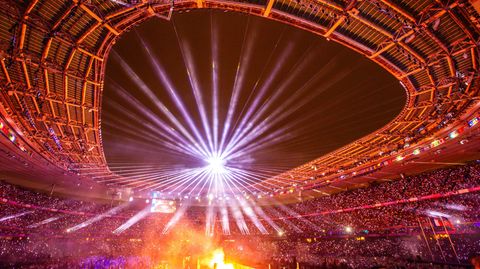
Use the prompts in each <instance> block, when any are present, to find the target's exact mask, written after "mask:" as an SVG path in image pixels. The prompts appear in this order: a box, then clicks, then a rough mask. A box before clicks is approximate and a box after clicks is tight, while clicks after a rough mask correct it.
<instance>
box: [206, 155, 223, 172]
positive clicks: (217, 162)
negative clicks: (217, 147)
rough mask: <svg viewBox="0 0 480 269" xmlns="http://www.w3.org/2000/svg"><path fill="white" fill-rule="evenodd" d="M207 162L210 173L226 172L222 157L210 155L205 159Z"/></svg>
mask: <svg viewBox="0 0 480 269" xmlns="http://www.w3.org/2000/svg"><path fill="white" fill-rule="evenodd" d="M207 162H208V169H210V171H211V172H212V173H216V174H221V173H225V172H226V169H225V160H223V159H222V158H219V157H211V158H209V159H208V160H207Z"/></svg>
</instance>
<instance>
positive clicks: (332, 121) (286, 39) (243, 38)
mask: <svg viewBox="0 0 480 269" xmlns="http://www.w3.org/2000/svg"><path fill="white" fill-rule="evenodd" d="M145 44H147V46H148V48H149V49H150V54H149V53H148V49H146V48H145ZM149 59H153V60H154V61H156V63H157V64H158V66H159V69H155V67H154V64H153V63H152V62H151V61H150V60H149ZM214 62H215V64H213V63H214ZM122 63H123V65H122ZM126 65H127V66H128V67H129V68H130V69H131V71H133V72H135V73H136V74H137V76H138V78H139V79H140V80H141V83H144V85H145V87H148V89H150V90H151V91H152V92H153V93H154V94H155V96H156V97H157V98H158V100H160V101H161V103H162V106H164V108H167V109H168V111H169V112H170V113H172V115H174V116H175V117H177V118H178V120H179V122H180V123H181V124H182V125H183V126H185V127H186V128H187V129H188V128H189V125H188V120H187V119H186V118H185V117H182V115H184V114H182V111H181V110H180V108H179V107H178V106H177V105H176V103H175V101H174V98H172V91H174V93H175V94H176V96H177V97H179V98H180V99H181V100H182V102H183V104H184V107H185V108H186V110H187V112H188V115H189V118H190V119H191V120H192V122H194V123H195V125H196V126H197V128H198V130H199V132H200V133H201V134H202V136H204V137H206V134H205V133H204V132H203V131H204V128H203V125H202V118H201V113H200V112H199V110H198V107H199V106H198V104H197V102H196V99H195V96H194V91H193V90H192V88H196V89H197V90H198V91H199V92H200V93H201V95H202V101H203V103H204V107H205V108H206V116H207V118H208V125H209V126H210V127H211V128H213V127H212V126H213V121H214V120H213V118H214V116H213V115H214V111H213V108H212V107H213V102H214V101H213V99H212V98H213V93H214V88H215V87H216V89H217V91H218V117H217V118H218V122H219V131H218V132H219V133H220V135H221V133H222V130H223V129H224V125H222V124H223V123H224V122H225V120H226V118H227V115H228V109H229V107H231V104H232V102H231V99H232V94H233V93H234V90H233V89H237V90H238V98H237V99H236V100H237V102H236V106H235V111H234V113H233V115H232V121H231V128H230V129H229V132H230V133H229V135H227V137H230V138H231V137H232V136H233V134H234V132H235V131H241V130H242V129H244V128H247V127H246V126H248V124H252V125H254V126H255V125H258V124H264V126H266V127H265V128H263V129H262V130H261V131H259V132H256V133H255V136H252V137H254V138H253V139H252V140H251V141H250V142H249V143H247V144H246V145H245V147H249V146H250V147H253V146H254V145H255V144H256V143H260V142H259V141H264V142H262V143H265V141H267V143H265V144H266V145H263V144H262V145H263V146H262V147H260V148H259V149H258V150H253V151H251V152H249V153H248V154H246V156H243V157H242V158H241V160H240V161H239V162H238V165H240V166H245V167H247V166H248V167H250V168H249V169H255V167H259V168H261V169H267V168H268V169H271V170H272V171H275V172H282V171H285V170H288V169H291V168H294V167H296V166H298V165H301V164H303V163H305V162H308V161H311V160H313V159H315V158H317V157H320V156H321V155H323V154H326V153H328V152H330V151H333V150H335V149H337V148H339V147H341V146H343V145H346V144H348V143H350V142H352V141H354V140H356V139H358V138H361V137H363V136H365V135H367V134H369V133H371V132H373V131H375V130H376V129H379V128H381V127H382V126H384V125H385V124H386V123H388V122H389V121H390V120H392V119H393V118H394V117H395V116H396V115H398V113H399V112H400V111H401V109H402V108H403V106H404V104H405V93H404V90H403V89H402V88H401V86H400V84H399V83H398V81H397V80H396V79H395V78H394V77H393V76H391V75H390V74H389V73H388V72H387V71H384V70H383V69H382V68H381V67H379V66H378V65H376V64H375V63H374V62H372V61H370V60H369V59H367V58H366V57H364V56H362V55H360V54H358V53H356V52H354V51H351V50H350V49H348V48H345V47H343V46H341V45H339V44H337V43H335V42H329V41H327V40H326V39H325V38H324V37H321V36H317V35H314V34H312V33H310V32H306V31H303V30H300V29H296V28H294V27H292V26H289V25H284V24H281V23H278V22H275V21H270V20H267V19H264V18H260V17H254V16H249V15H244V14H239V13H232V12H223V11H214V10H199V11H192V12H187V13H180V14H174V15H173V18H172V20H171V21H165V20H162V19H159V18H154V19H151V20H149V21H147V22H145V23H143V24H141V25H140V26H138V27H136V28H134V29H133V30H132V31H130V32H129V33H127V34H125V35H124V36H122V37H121V39H120V40H119V41H118V42H117V44H116V45H115V46H114V48H113V50H112V53H111V54H110V57H109V60H108V64H107V71H106V79H105V90H104V95H103V107H102V137H103V144H104V149H105V154H106V157H107V161H108V162H109V164H110V165H111V166H112V167H114V166H116V165H118V164H120V163H128V164H129V163H132V164H142V163H149V164H150V163H161V164H162V165H177V166H185V167H190V166H198V165H201V164H202V160H199V159H198V158H195V157H192V156H188V154H181V153H178V154H177V153H175V152H172V151H171V150H169V149H168V148H166V147H165V146H163V142H164V139H163V138H162V137H161V136H160V135H158V133H156V132H155V130H158V128H159V126H158V124H157V122H156V120H154V119H153V118H152V117H150V118H148V117H147V116H145V112H144V111H145V110H144V109H148V110H149V111H151V112H152V114H154V115H155V117H156V118H157V119H159V120H161V121H164V122H167V123H170V126H172V128H173V129H172V130H175V132H178V128H176V127H174V126H173V125H172V124H171V121H170V120H169V117H168V116H166V115H165V113H163V112H162V111H161V109H160V106H159V105H158V102H156V101H154V100H153V99H152V98H151V96H148V94H145V91H143V90H142V87H141V86H139V83H138V80H137V83H136V82H135V78H134V76H132V73H131V71H128V70H126V69H125V66H126ZM213 65H215V67H216V69H215V70H217V73H216V76H214V75H213V70H214V68H213ZM159 70H160V71H159ZM187 70H188V72H187ZM160 73H161V75H160ZM167 82H168V83H167ZM141 83H140V84H141ZM192 83H193V85H195V86H194V87H192ZM168 85H170V88H169V87H168ZM169 89H170V90H169ZM132 98H133V99H132ZM132 100H136V101H135V102H132ZM251 108H255V109H254V110H252V111H250V114H249V109H251ZM142 109H143V110H142ZM245 115H250V116H251V117H250V118H247V120H246V121H245V122H244V123H245V124H244V125H243V127H240V126H242V119H244V118H245ZM255 117H257V118H256V119H257V120H256V121H255V120H253V118H255ZM188 130H190V129H188ZM220 135H219V136H220ZM262 139H263V140H262ZM114 170H115V169H114ZM120 172H121V171H120Z"/></svg>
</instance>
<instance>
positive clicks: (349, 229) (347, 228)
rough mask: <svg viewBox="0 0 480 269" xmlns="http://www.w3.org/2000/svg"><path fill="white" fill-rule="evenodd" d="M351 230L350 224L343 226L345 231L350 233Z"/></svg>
mask: <svg viewBox="0 0 480 269" xmlns="http://www.w3.org/2000/svg"><path fill="white" fill-rule="evenodd" d="M352 231H353V229H352V227H350V226H347V227H345V232H347V233H351V232H352Z"/></svg>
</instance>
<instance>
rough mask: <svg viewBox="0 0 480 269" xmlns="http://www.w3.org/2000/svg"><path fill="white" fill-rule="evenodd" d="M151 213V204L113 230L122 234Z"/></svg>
mask: <svg viewBox="0 0 480 269" xmlns="http://www.w3.org/2000/svg"><path fill="white" fill-rule="evenodd" d="M149 214H150V206H147V207H145V208H144V209H143V210H141V211H139V212H138V213H137V214H135V215H134V216H133V217H131V218H130V219H128V220H127V221H126V222H125V223H123V224H122V225H120V226H119V227H118V228H117V229H115V231H113V233H114V234H121V233H123V232H124V231H126V230H127V229H128V228H130V227H132V226H133V225H134V224H135V223H137V222H139V221H140V220H142V219H143V218H145V217H146V216H148V215H149Z"/></svg>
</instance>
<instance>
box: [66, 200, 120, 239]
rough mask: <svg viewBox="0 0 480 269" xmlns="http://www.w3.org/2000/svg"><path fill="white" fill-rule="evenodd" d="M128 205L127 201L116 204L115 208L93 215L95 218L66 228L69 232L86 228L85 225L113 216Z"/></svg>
mask: <svg viewBox="0 0 480 269" xmlns="http://www.w3.org/2000/svg"><path fill="white" fill-rule="evenodd" d="M127 205H128V203H125V204H121V205H119V206H116V207H114V208H111V209H110V210H108V211H107V212H104V213H102V214H99V215H97V216H95V217H93V218H91V219H88V220H87V221H84V222H82V223H80V224H77V225H75V226H73V227H71V228H68V229H67V230H66V232H67V233H71V232H75V231H78V230H80V229H83V228H85V227H87V226H89V225H91V224H93V223H95V222H97V221H100V220H102V219H104V218H107V217H110V216H113V215H115V214H117V213H118V212H119V211H121V210H122V209H124V208H125V207H127Z"/></svg>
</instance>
